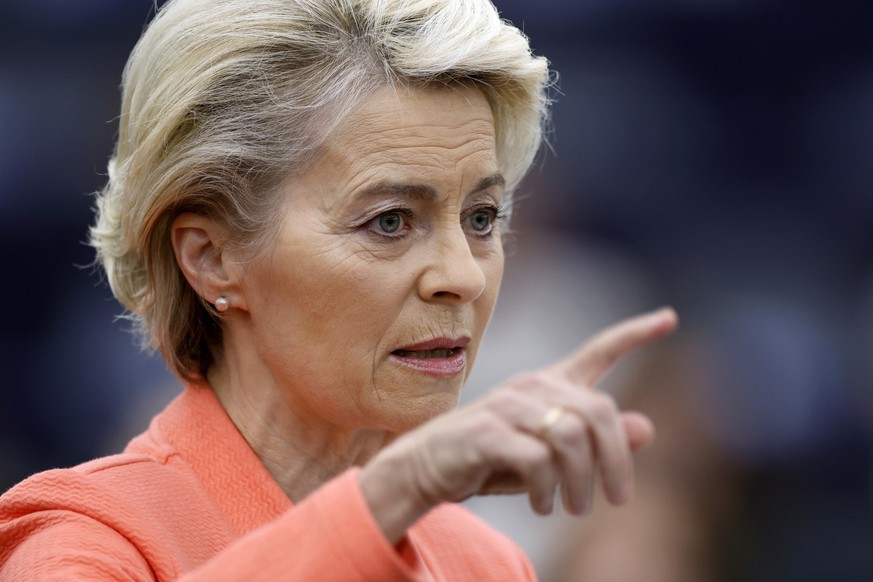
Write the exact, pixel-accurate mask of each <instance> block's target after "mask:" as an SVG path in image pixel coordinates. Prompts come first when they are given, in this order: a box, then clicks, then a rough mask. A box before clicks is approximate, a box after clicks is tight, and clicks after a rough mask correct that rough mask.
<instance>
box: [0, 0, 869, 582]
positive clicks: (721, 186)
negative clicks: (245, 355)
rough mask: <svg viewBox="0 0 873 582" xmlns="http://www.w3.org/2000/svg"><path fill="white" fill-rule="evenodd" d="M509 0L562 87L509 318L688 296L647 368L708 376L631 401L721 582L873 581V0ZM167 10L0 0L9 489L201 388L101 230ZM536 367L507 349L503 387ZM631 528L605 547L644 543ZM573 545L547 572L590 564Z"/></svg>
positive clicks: (607, 313) (2, 409)
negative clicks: (137, 64)
mask: <svg viewBox="0 0 873 582" xmlns="http://www.w3.org/2000/svg"><path fill="white" fill-rule="evenodd" d="M158 4H160V3H158ZM497 5H498V8H499V9H500V11H501V13H502V14H503V16H504V17H506V18H507V19H509V20H511V21H512V22H513V23H514V24H516V25H517V26H519V27H520V28H522V29H523V30H524V31H525V32H526V34H527V35H528V36H529V37H530V38H531V40H532V44H533V46H534V48H535V51H536V52H537V53H538V54H542V55H545V56H547V57H548V58H549V59H550V60H551V61H552V65H553V68H554V69H555V70H557V71H558V72H559V74H560V81H559V85H558V86H559V91H556V92H555V95H554V96H555V99H556V103H555V106H554V116H553V126H554V131H553V133H552V135H551V138H550V141H551V145H552V149H553V151H546V152H544V153H543V155H542V156H541V160H540V162H539V164H538V166H537V167H536V168H535V169H534V170H533V172H532V173H531V175H530V177H529V178H528V179H527V181H526V182H525V184H524V186H523V187H522V189H521V193H522V196H521V198H522V199H521V201H520V204H519V209H518V213H517V219H516V220H517V222H516V224H515V229H516V231H517V236H516V237H515V241H514V243H513V246H514V247H515V248H517V249H518V250H517V252H516V253H515V254H514V255H513V257H511V258H510V263H509V267H508V274H507V289H506V292H505V298H504V300H502V301H503V303H501V305H500V306H499V307H498V312H497V314H496V316H495V325H499V324H500V323H499V322H500V321H501V319H500V316H501V309H502V310H503V311H502V312H503V313H505V314H506V315H505V320H506V321H509V320H511V318H512V317H513V316H514V315H513V314H515V315H517V314H519V313H520V309H521V308H522V307H523V306H526V307H525V308H526V309H528V310H531V320H532V321H535V322H537V323H536V325H540V326H543V327H544V332H545V335H547V336H548V335H550V334H551V335H556V334H557V331H556V327H549V326H550V325H554V326H560V325H562V322H563V324H564V325H567V321H572V320H573V318H574V317H578V318H580V321H584V322H587V323H590V326H591V329H592V330H593V329H594V328H596V327H597V326H599V325H602V324H605V323H607V322H608V321H609V320H611V319H614V318H615V317H621V316H624V315H628V314H629V313H631V312H633V311H636V310H638V309H641V308H648V307H654V306H656V305H658V304H661V303H670V304H672V305H674V306H675V307H676V308H677V310H678V311H679V313H680V315H681V317H682V320H683V329H682V333H681V334H680V336H679V337H677V339H676V340H675V341H674V343H673V344H670V345H668V347H666V348H664V349H665V351H664V352H663V353H662V355H663V356H664V357H663V361H666V362H672V363H673V364H672V367H669V368H668V367H666V366H665V365H663V364H662V365H660V367H659V365H658V364H647V366H648V367H646V365H643V366H642V367H641V369H642V370H643V371H642V372H639V373H638V374H637V377H636V378H635V379H634V378H626V379H625V380H624V381H627V382H630V381H631V380H635V381H636V382H637V383H638V384H639V383H643V384H646V383H649V384H653V385H655V384H659V382H660V383H664V382H665V381H663V378H665V377H669V378H670V382H672V383H673V384H682V385H683V386H684V388H683V389H676V388H675V387H672V388H663V389H662V391H660V392H657V391H655V392H651V393H650V394H648V395H645V394H643V395H642V396H639V395H637V396H634V394H632V393H629V394H628V396H627V398H628V399H629V401H632V402H635V403H638V405H639V407H640V408H642V409H644V410H647V411H648V409H647V408H646V406H649V407H651V408H652V410H653V411H660V414H661V416H659V417H658V418H657V419H656V420H658V421H659V426H661V427H666V429H665V430H664V432H665V434H666V435H668V438H666V439H664V441H665V442H664V443H663V447H664V450H668V449H670V447H673V449H672V451H673V452H672V453H671V454H672V456H669V455H668V456H669V460H665V461H663V462H662V464H661V466H662V467H663V466H664V464H665V463H676V465H675V467H676V470H675V471H672V470H671V471H669V472H670V473H671V476H672V478H673V479H676V478H677V477H676V476H677V475H678V476H680V477H681V476H684V475H687V476H688V477H687V479H686V480H685V481H683V482H682V483H684V484H683V485H682V487H681V488H683V489H682V490H683V491H685V489H684V487H685V486H687V487H689V488H690V489H689V490H690V491H691V493H689V495H688V496H685V497H683V496H679V495H675V494H672V493H668V495H672V496H673V497H675V498H676V499H673V501H671V502H670V503H673V502H674V501H675V502H676V503H677V504H682V503H686V506H687V509H688V511H686V513H684V514H681V515H686V516H687V517H685V518H682V519H683V520H688V521H689V522H692V521H695V520H696V521H699V522H700V523H699V524H697V525H696V526H695V527H697V528H699V529H695V530H694V531H695V532H697V533H695V534H694V535H693V536H691V537H693V538H694V539H697V540H700V539H705V540H706V544H705V546H706V547H705V548H703V549H701V550H700V551H699V552H698V551H693V552H685V553H683V552H678V551H677V554H676V555H677V557H676V560H686V561H687V560H697V561H698V562H700V563H699V564H698V563H696V564H695V568H697V569H696V570H694V572H695V574H694V575H692V576H691V579H697V580H704V579H709V580H792V581H793V580H809V581H814V580H850V581H851V580H859V581H860V580H865V581H869V580H871V579H873V479H871V475H873V447H871V442H873V437H871V435H873V390H871V388H873V2H870V1H869V0H841V1H827V0H818V1H805V0H800V1H792V0H660V1H658V2H649V1H644V0H611V1H608V2H607V1H604V0H577V1H573V0H539V1H538V2H535V3H534V2H523V1H522V0H499V1H498V2H497ZM154 8H155V6H154V2H152V0H4V1H3V3H2V5H0V247H2V257H3V264H4V268H3V275H2V280H3V284H2V285H0V305H2V306H3V312H2V315H0V322H2V327H0V491H2V490H5V489H6V488H8V487H9V486H11V485H12V484H13V483H15V482H17V481H19V480H21V479H22V478H24V477H25V476H27V475H28V474H31V473H33V472H35V471H39V470H43V469H46V468H50V467H56V466H67V465H72V464H76V463H78V462H81V461H83V460H85V459H88V458H91V457H94V456H96V455H100V454H105V453H107V452H111V451H115V450H118V449H119V448H120V447H122V446H123V445H124V443H125V442H126V440H127V439H128V438H130V437H131V436H132V435H134V434H136V433H137V432H139V431H140V430H142V429H143V428H144V426H145V423H146V422H147V419H148V418H149V417H150V416H151V415H152V414H153V413H154V412H155V411H156V410H158V409H159V408H160V407H161V406H162V404H163V403H164V402H166V401H167V400H168V399H169V398H170V397H171V396H172V395H173V394H174V393H175V392H176V391H177V389H178V385H177V384H176V381H175V380H173V379H172V377H170V376H169V374H168V373H167V371H166V368H165V366H164V365H163V363H162V362H161V361H160V360H158V359H156V358H149V357H147V356H146V355H143V354H141V353H139V351H138V350H137V349H136V348H135V346H134V342H133V340H132V337H131V336H130V334H129V333H127V332H126V331H125V330H126V328H127V326H126V324H125V323H124V322H116V321H115V320H114V318H115V316H117V315H118V314H119V313H120V308H119V306H118V305H117V303H115V302H114V300H113V299H112V296H111V293H110V291H109V289H108V287H107V286H106V285H105V284H104V283H103V282H102V281H101V278H100V276H99V273H96V272H95V271H94V270H93V269H92V268H90V264H91V262H92V260H93V255H92V252H91V251H90V249H89V248H88V247H87V246H86V245H85V244H83V241H84V240H85V239H86V231H87V227H88V225H89V224H90V222H91V217H92V212H91V205H92V198H91V197H90V194H91V193H92V192H94V191H95V190H97V189H98V188H100V186H101V185H102V183H103V181H104V174H105V167H106V161H107V159H108V157H109V155H110V153H111V151H112V147H113V141H114V136H115V132H116V130H117V127H116V123H115V122H114V119H115V117H116V116H117V114H118V108H119V96H120V95H119V83H120V77H121V71H122V68H123V66H124V62H125V61H126V58H127V55H128V54H129V52H130V49H131V48H132V47H133V44H134V43H135V42H136V39H137V38H138V36H139V34H140V32H141V31H142V28H143V26H144V25H145V23H146V22H147V21H148V19H149V17H150V15H152V14H153V13H154ZM525 249H528V250H525ZM530 249H537V251H536V253H533V252H532V251H531V250H530ZM577 251H578V252H577ZM531 256H532V258H528V257H531ZM552 259H553V261H552V262H551V263H550V262H549V261H550V260H552ZM546 263H548V265H553V266H554V269H553V270H552V271H543V273H541V274H539V275H537V276H536V278H535V279H531V277H534V275H533V274H532V273H533V271H531V269H532V268H534V267H542V268H545V267H543V265H544V264H546ZM548 265H546V266H548ZM525 273H526V274H527V276H525ZM574 274H575V275H578V277H576V278H573V277H572V275H574ZM568 276H570V279H567V277H568ZM531 281H534V282H535V285H534V286H533V287H531V288H530V289H528V288H526V287H525V285H528V286H530V285H531ZM558 285H568V287H564V289H566V292H565V293H564V295H562V297H563V298H564V299H566V300H567V301H566V304H558V305H561V307H560V309H563V312H561V317H560V318H558V320H556V321H554V323H553V324H550V323H549V321H550V319H549V312H551V315H552V317H553V316H554V309H555V305H556V303H554V302H552V298H549V297H550V296H549V295H548V293H551V292H552V290H553V289H554V288H557V286H558ZM522 290H525V291H522ZM537 293H542V294H544V295H542V297H545V298H546V299H543V300H540V301H539V302H537V301H535V300H533V299H532V298H533V297H540V295H536V294H537ZM574 294H578V302H577V301H574V300H573V297H574V296H575V295H574ZM598 297H601V298H602V301H599V300H595V299H597V298H598ZM568 298H569V299H568ZM538 310H539V311H540V312H542V313H538ZM519 321H521V320H519ZM519 325H521V324H519ZM585 325H586V324H583V323H580V324H579V325H578V326H576V327H575V328H574V329H576V330H579V329H585ZM528 329H529V328H528ZM565 331H566V330H565ZM562 333H564V332H562ZM495 335H496V334H495ZM570 335H572V334H570ZM579 339H581V336H579ZM568 347H571V346H568ZM549 355H550V353H549ZM555 355H558V354H555ZM514 364H517V360H516V359H507V358H506V356H505V354H504V356H503V359H502V360H501V356H500V355H499V354H492V355H489V354H488V353H484V354H483V358H482V362H481V366H482V368H483V372H482V374H483V375H482V376H480V377H479V378H482V379H481V380H479V382H482V383H484V384H483V386H484V385H485V384H487V385H492V384H488V383H489V382H491V379H490V376H489V374H496V373H497V372H505V373H504V374H503V375H504V376H505V375H507V374H509V373H511V372H513V371H514V368H513V365H514ZM677 370H679V371H678V372H677ZM495 377H496V376H495ZM486 378H487V380H485V379H486ZM474 379H475V378H474ZM659 379H660V380H659ZM472 383H474V384H475V382H472ZM475 390H476V388H475V386H474V392H473V393H474V394H475ZM644 390H645V388H644V387H643V388H642V391H643V392H644ZM661 396H663V397H661ZM653 415H654V416H657V414H655V413H654V412H653ZM686 423H687V424H686ZM671 427H672V430H673V432H674V433H675V434H677V435H679V436H678V437H677V438H675V439H671V438H669V435H670V434H671ZM683 435H684V437H683ZM690 441H694V442H705V443H706V451H705V453H704V454H701V452H700V451H696V452H695V451H689V450H688V449H687V447H688V446H689V442H690ZM694 454H698V455H701V456H700V457H699V458H700V459H702V460H701V461H700V462H699V463H698V462H693V463H692V462H689V459H696V458H698V457H694V456H693V455H694ZM715 458H717V459H718V462H717V464H716V465H713V466H712V470H711V471H710V470H709V469H707V471H708V472H707V473H706V474H705V475H703V474H702V473H703V471H702V470H700V467H704V466H705V467H710V465H709V464H708V463H711V462H712V460H713V459H715ZM690 465H694V466H696V467H697V468H698V470H697V472H695V470H694V469H689V468H688V467H689V466H690ZM668 466H669V467H673V466H674V465H668ZM683 471H684V472H683ZM698 473H701V474H698ZM683 479H684V477H683ZM668 490H669V491H676V490H677V486H672V487H671V488H669V489H668ZM690 498H693V499H694V504H688V503H687V500H688V499H690ZM642 503H643V505H644V504H645V501H643V502H642ZM656 503H661V506H663V504H664V503H666V502H664V501H663V500H662V501H658V502H656ZM715 506H717V507H718V508H720V509H719V510H718V511H715V512H712V513H710V512H709V511H710V510H712V508H713V507H715ZM700 507H702V508H705V509H704V510H701V511H698V510H697V508H700ZM672 515H674V516H675V515H680V514H672ZM641 519H642V518H641ZM664 519H667V518H664ZM670 519H674V518H670ZM675 519H679V518H675ZM670 523H673V522H670ZM666 527H670V524H666V525H665V528H666ZM510 529H511V528H510ZM586 535H589V534H586ZM590 535H595V534H590ZM603 535H606V534H603ZM655 535H657V534H655ZM568 539H570V538H563V541H562V543H563V544H567V543H569V542H567V541H566V540H568ZM628 539H629V537H628V536H627V535H624V534H621V533H619V534H617V535H616V536H615V538H614V540H612V541H608V542H607V541H604V542H602V543H603V544H607V543H608V544H612V545H614V546H615V548H616V549H615V550H614V551H615V552H617V553H618V554H619V555H622V556H625V557H626V559H632V557H633V551H634V549H635V548H633V547H622V544H623V543H628V542H627V540H628ZM555 543H557V542H555ZM598 547H599V546H598ZM610 547H612V546H610ZM559 553H560V552H553V553H552V554H549V555H548V556H545V557H542V558H537V560H539V561H538V569H540V571H541V573H542V575H543V577H544V579H553V580H565V579H566V580H571V579H576V578H575V577H576V576H577V575H578V576H579V577H581V576H582V574H581V573H579V572H582V571H584V566H583V567H581V568H582V570H579V571H578V572H577V573H576V574H574V573H573V572H574V570H573V568H575V567H576V566H573V565H569V563H568V562H566V556H565V557H564V558H563V559H564V560H565V561H564V562H560V563H561V564H563V565H562V566H560V567H558V566H555V564H556V563H558V562H557V561H558V560H559V557H556V556H557V554H559ZM565 553H566V552H565ZM598 555H605V554H604V553H600V554H598ZM628 555H630V558H627V556H628ZM688 555H692V556H693V557H690V558H689V557H688ZM540 561H541V563H542V564H545V565H543V566H542V567H541V566H540ZM549 561H551V562H549ZM547 562H549V563H551V566H549V564H548V563H547ZM586 576H587V577H586V578H585V579H589V580H595V579H602V580H607V579H609V576H608V575H601V576H599V577H598V575H596V574H594V573H591V572H587V574H586ZM655 578H656V576H655V575H654V574H652V576H651V579H655ZM613 579H621V578H615V577H614V578H613Z"/></svg>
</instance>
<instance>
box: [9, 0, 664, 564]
mask: <svg viewBox="0 0 873 582" xmlns="http://www.w3.org/2000/svg"><path fill="white" fill-rule="evenodd" d="M547 83H548V71H547V66H546V63H545V61H544V60H543V59H539V58H534V57H532V56H531V54H530V50H529V48H528V45H527V42H526V40H525V39H524V37H523V36H522V35H521V34H520V33H519V31H518V30H516V29H515V28H513V27H512V26H510V25H508V24H506V23H504V22H501V21H500V19H499V18H498V16H497V13H496V11H495V9H494V8H493V6H491V4H490V3H489V2H487V0H463V1H462V0H419V1H416V0H363V1H354V0H320V1H317V2H313V1H311V0H309V1H306V2H304V1H295V0H221V1H216V0H208V1H207V0H171V1H170V2H169V3H167V4H166V5H165V6H164V7H163V9H162V10H161V11H160V12H159V14H158V15H157V16H156V18H155V19H154V21H153V22H152V23H151V24H150V26H149V27H148V29H147V30H146V32H145V33H144V35H143V37H142V39H141V40H140V42H139V44H138V45H137V47H136V48H135V49H134V51H133V53H132V55H131V57H130V60H129V62H128V65H127V68H126V70H125V75H124V82H123V87H124V94H123V106H122V114H121V118H120V130H119V141H118V147H117V151H116V154H115V157H114V159H113V160H112V161H111V162H110V176H109V183H108V185H107V186H106V188H105V190H104V191H103V192H102V194H101V196H100V198H99V200H98V208H97V214H98V216H97V222H96V225H95V226H94V228H93V229H92V241H93V244H94V246H95V247H96V249H97V253H98V257H99V259H100V261H101V262H102V264H103V266H104V268H105V270H106V274H107V277H108V280H109V282H110V284H111V286H112V289H113V292H114V293H115V295H116V296H117V297H118V299H119V300H120V301H121V302H122V303H123V304H124V305H125V307H126V308H127V309H128V310H129V311H130V313H131V314H132V316H133V318H134V319H135V321H136V322H137V323H138V324H139V325H140V329H141V331H142V332H143V334H144V337H146V338H148V339H147V341H148V342H149V343H150V344H151V345H153V346H154V347H155V348H157V349H158V350H159V351H160V352H161V354H162V355H163V356H164V357H165V358H166V360H167V362H168V363H169V365H170V366H171V368H172V369H173V370H174V371H175V372H176V373H177V374H178V375H179V376H180V378H182V379H183V380H184V381H185V383H186V388H185V390H184V392H183V393H182V394H181V395H180V396H179V397H178V398H177V399H176V400H175V401H174V402H173V403H171V404H170V405H169V406H168V408H167V409H166V410H165V411H164V412H162V413H161V414H159V415H158V416H157V417H156V418H155V419H154V421H153V422H152V424H151V426H150V428H149V430H148V431H147V432H145V433H144V434H142V435H140V436H139V437H137V438H135V439H134V440H133V441H132V442H131V443H130V445H129V446H128V447H127V449H126V450H125V452H124V453H123V454H120V455H116V456H112V457H108V458H104V459H98V460H96V461H92V462H90V463H86V464H84V465H82V466H80V467H76V468H74V469H69V470H58V471H49V472H47V473H43V474H40V475H37V476H35V477H32V478H31V479H29V480H27V481H25V482H24V483H22V484H20V485H19V486H17V487H16V488H14V489H12V490H11V491H10V492H8V493H7V494H6V495H5V496H4V497H3V499H2V502H0V540H2V542H0V577H2V578H3V579H7V578H8V579H15V580H19V579H20V580H30V579H33V580H46V579H48V580H51V579H58V580H61V579H63V580H71V579H72V580H75V579H113V580H115V579H125V580H127V579H133V580H172V579H177V578H180V577H181V578H183V579H185V580H238V579H249V580H277V579H289V580H428V579H434V580H453V581H454V580H485V579H493V580H512V579H529V578H533V573H532V571H531V568H530V566H529V564H528V562H527V560H526V559H525V558H524V557H523V556H522V555H521V554H520V552H519V551H518V550H517V548H516V547H515V546H514V545H513V544H512V543H511V542H509V541H508V540H507V539H505V538H503V537H502V536H500V535H499V534H497V533H496V532H494V531H492V530H490V529H489V528H488V527H487V526H485V525H484V524H483V523H481V522H480V521H478V520H477V519H476V518H474V517H473V516H471V515H470V514H468V513H467V512H465V511H464V510H463V509H461V508H459V507H458V506H456V505H453V504H452V503H450V502H454V501H459V500H462V499H464V498H466V497H468V496H471V495H479V494H487V493H498V492H499V493H526V494H527V495H528V496H529V498H530V502H531V504H532V506H533V508H534V510H536V511H538V512H540V513H548V512H550V511H551V510H552V507H553V504H554V496H555V491H556V488H557V486H558V485H560V488H561V491H562V494H563V498H564V505H565V507H567V509H568V510H569V511H571V512H573V513H579V514H582V513H584V512H585V511H586V510H587V508H588V503H589V496H590V494H591V487H592V482H591V480H592V477H593V475H594V474H595V472H599V473H600V477H601V480H602V483H603V487H604V489H605V492H606V495H607V497H608V498H609V500H610V501H611V502H613V503H623V502H625V501H626V500H627V499H628V498H629V497H630V495H631V488H632V462H631V459H630V451H631V450H633V449H636V448H639V447H641V446H643V445H645V444H646V443H648V442H649V441H650V440H651V438H652V428H651V425H650V424H649V422H648V421H647V420H646V419H645V418H644V417H642V416H640V415H636V414H630V413H622V412H619V411H618V410H617V408H616V406H615V404H614V403H613V402H612V401H611V400H610V399H609V398H608V397H606V396H604V395H602V394H599V393H597V392H594V391H593V390H590V388H591V387H592V386H593V385H594V383H595V382H596V380H597V378H598V377H599V376H600V375H601V374H602V373H603V372H604V371H605V370H606V369H607V368H608V367H609V365H610V364H612V362H614V361H615V360H616V359H617V358H619V357H621V356H622V355H624V354H625V353H627V352H629V351H631V350H633V349H634V348H636V347H637V346H639V345H641V344H643V343H645V342H648V341H650V340H653V339H656V338H658V337H661V336H663V335H664V334H666V333H668V332H669V331H671V330H672V328H673V327H674V325H675V315H674V314H673V313H672V311H670V310H663V311H659V312H656V313H654V314H649V315H647V316H644V317H641V318H638V319H635V320H630V321H628V322H625V323H623V324H620V325H619V326H616V327H615V328H612V329H610V330H607V331H606V332H604V333H603V334H602V335H600V336H598V337H597V338H595V339H594V340H592V341H591V342H590V343H588V344H587V345H585V346H583V347H582V348H581V349H580V350H579V351H578V352H577V353H575V354H573V355H571V356H569V357H568V358H566V359H564V360H562V361H560V362H558V363H557V364H555V365H553V366H551V367H549V368H547V369H545V370H541V371H538V372H533V373H529V374H526V375H523V376H520V377H517V378H515V379H512V380H510V381H508V382H507V383H506V384H505V385H503V386H501V387H498V388H497V389H496V390H495V391H494V392H493V393H492V394H491V395H489V396H488V397H486V398H484V399H482V400H480V401H479V402H477V403H474V404H473V405H471V406H468V407H465V408H463V409H459V410H455V408H456V404H457V399H458V394H459V392H460V390H461V387H462V384H463V381H464V379H465V378H466V377H467V375H468V373H469V371H470V368H471V366H472V364H473V360H474V359H475V355H476V351H477V349H478V346H479V342H480V340H481V338H482V334H483V332H484V329H485V325H486V323H487V321H488V318H489V316H490V314H491V310H492V307H493V305H494V301H495V299H496V296H497V290H498V287H499V285H500V279H501V274H502V269H503V252H502V248H501V229H503V228H505V222H506V220H507V215H508V212H509V208H510V203H511V193H512V191H513V189H514V188H515V187H516V185H517V184H518V182H519V180H520V179H521V177H522V176H523V174H524V173H525V171H526V170H527V168H528V166H529V165H530V163H531V160H532V158H533V156H534V153H535V152H536V150H537V147H538V145H539V142H540V138H541V128H542V122H543V119H544V117H545V111H546V101H547V100H546V97H545V88H546V85H547Z"/></svg>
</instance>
